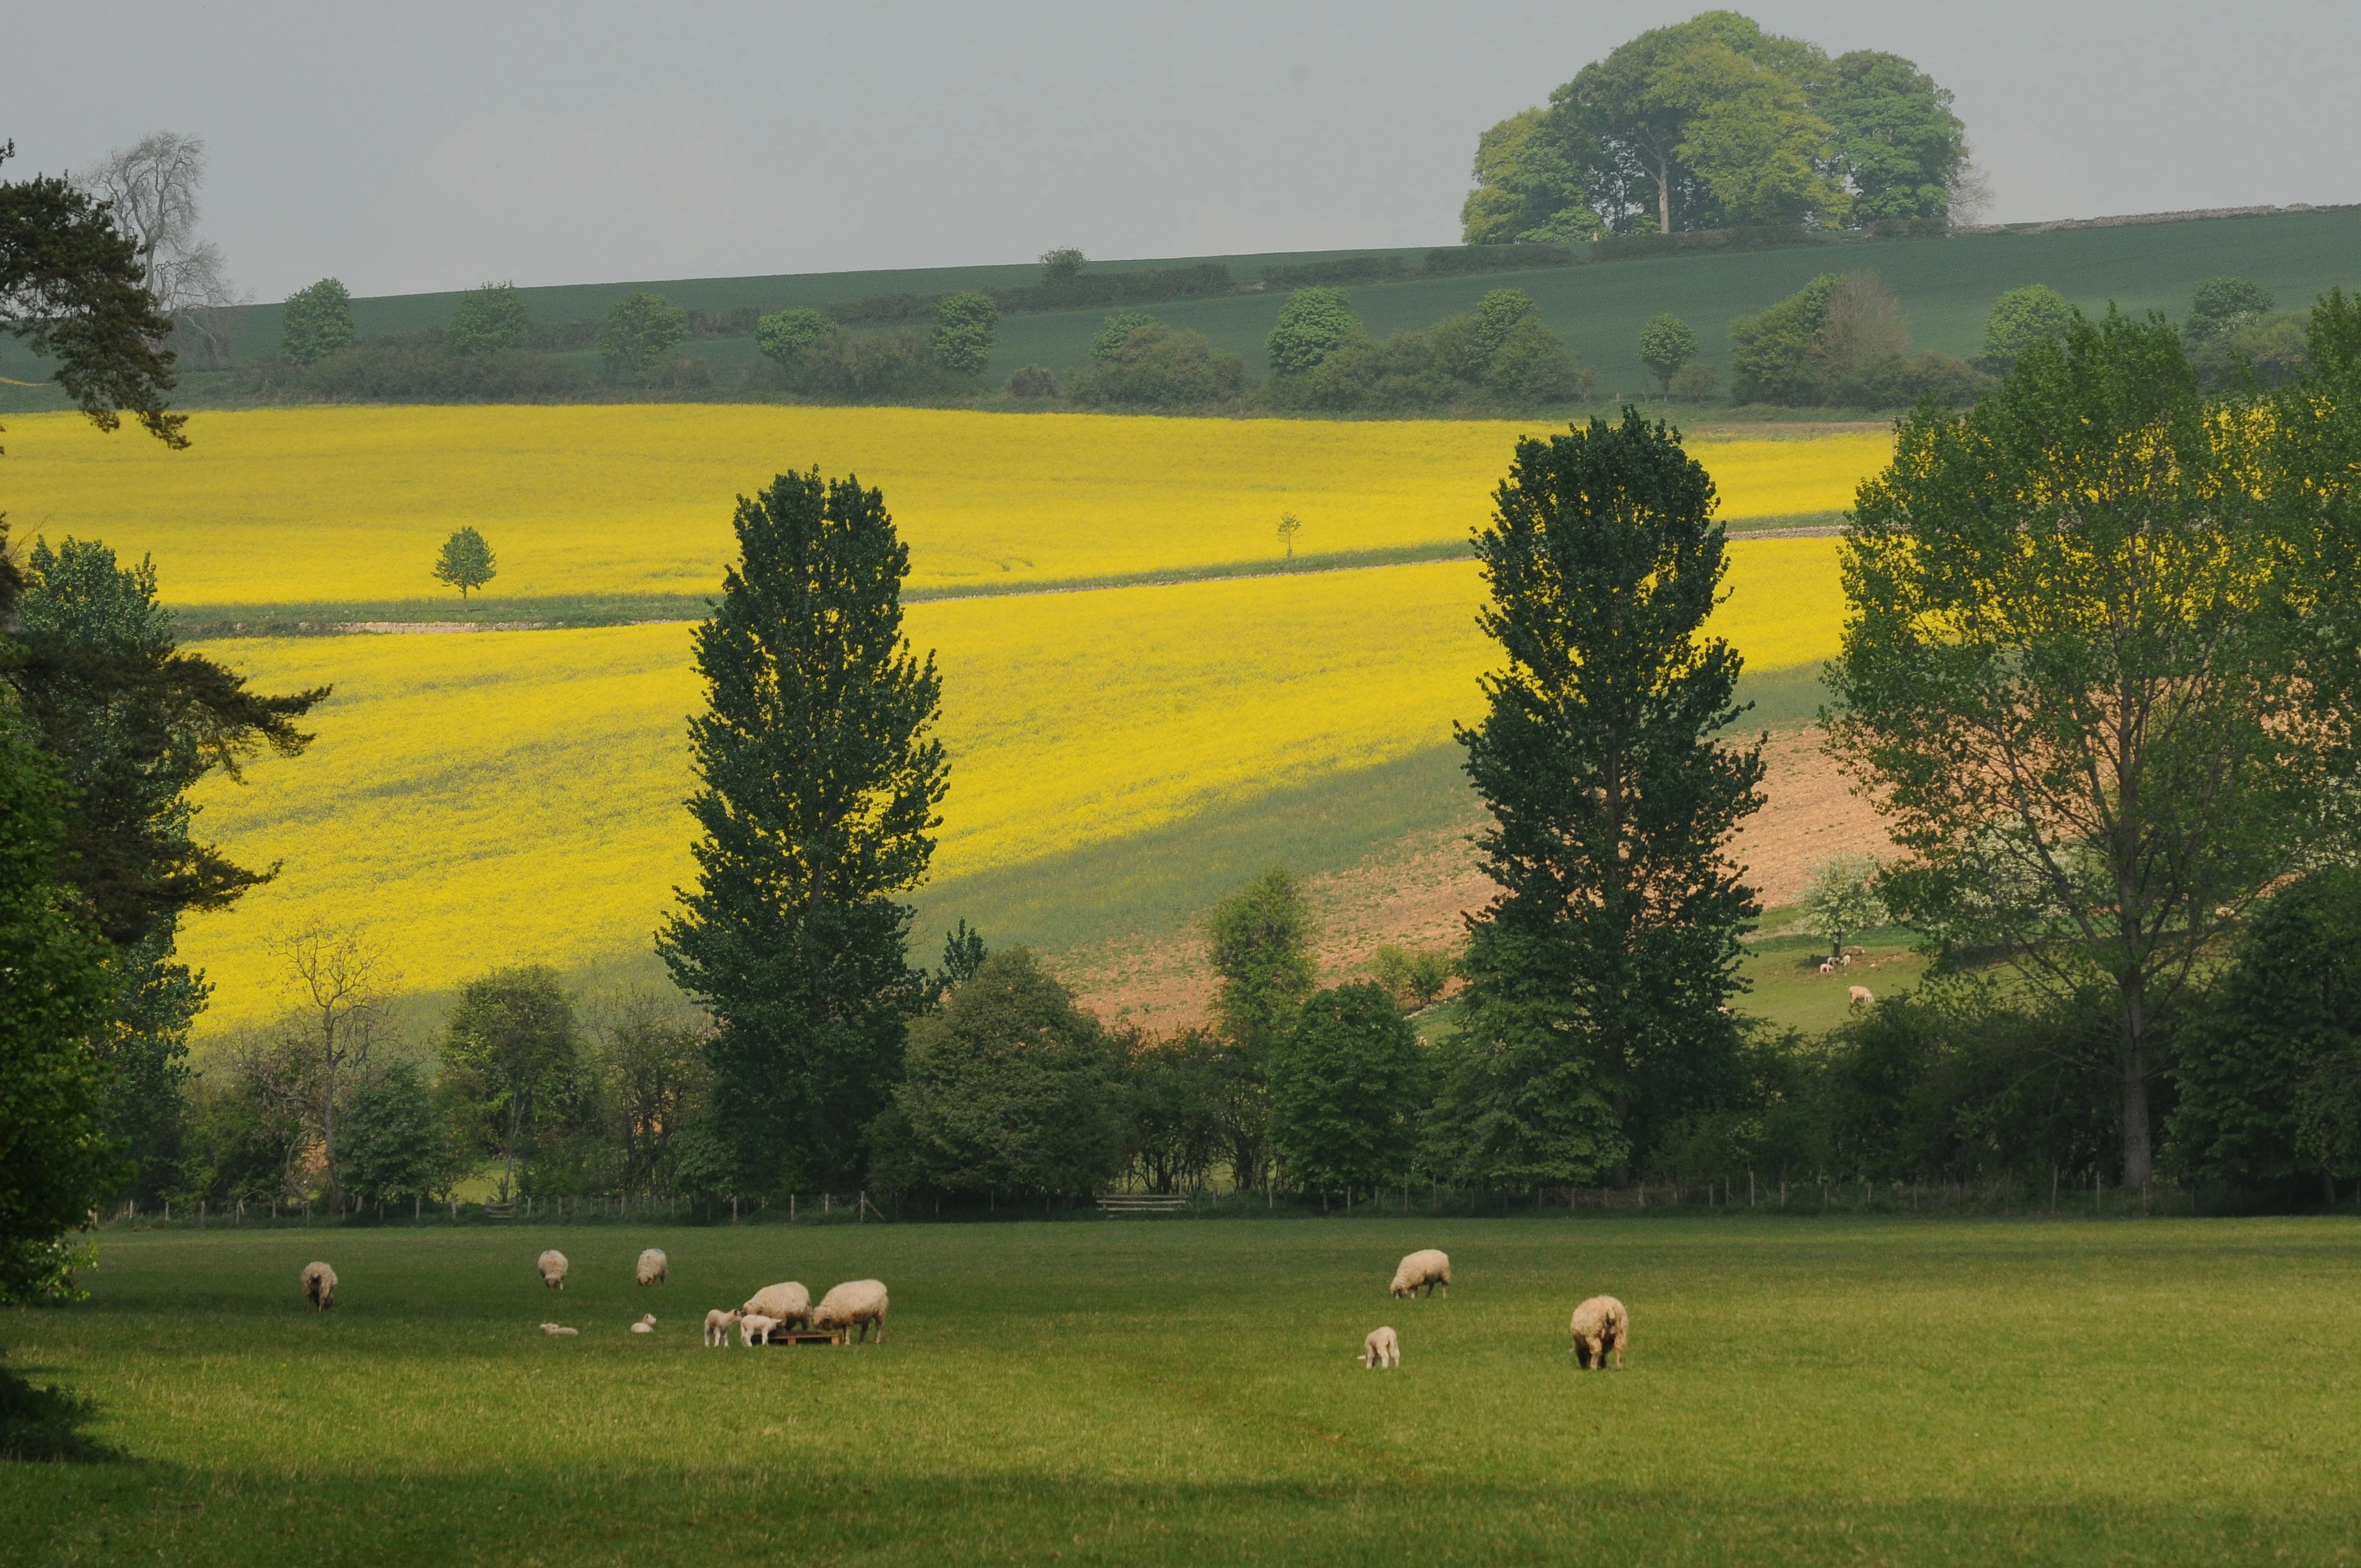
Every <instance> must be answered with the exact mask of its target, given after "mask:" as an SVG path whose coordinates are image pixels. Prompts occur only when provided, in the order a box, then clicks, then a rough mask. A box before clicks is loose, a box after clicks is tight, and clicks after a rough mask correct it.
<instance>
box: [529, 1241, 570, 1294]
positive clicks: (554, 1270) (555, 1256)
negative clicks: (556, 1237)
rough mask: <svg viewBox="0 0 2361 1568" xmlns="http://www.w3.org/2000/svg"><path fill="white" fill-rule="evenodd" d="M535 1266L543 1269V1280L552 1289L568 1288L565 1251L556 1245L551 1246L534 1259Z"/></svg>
mask: <svg viewBox="0 0 2361 1568" xmlns="http://www.w3.org/2000/svg"><path fill="white" fill-rule="evenodd" d="M533 1266H534V1267H536V1268H538V1269H540V1270H541V1282H542V1283H543V1284H544V1285H546V1286H548V1287H549V1288H551V1289H552V1290H563V1289H565V1288H566V1255H565V1254H564V1253H562V1252H560V1251H558V1250H557V1249H556V1248H555V1247H551V1248H550V1249H549V1250H548V1251H547V1252H545V1253H543V1254H542V1255H541V1256H540V1257H539V1258H537V1259H535V1260H534V1262H533Z"/></svg>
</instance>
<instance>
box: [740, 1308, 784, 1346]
mask: <svg viewBox="0 0 2361 1568" xmlns="http://www.w3.org/2000/svg"><path fill="white" fill-rule="evenodd" d="M778 1326H779V1324H778V1320H777V1319H775V1318H766V1317H764V1316H763V1315H762V1314H761V1313H760V1312H749V1313H747V1314H746V1315H745V1316H744V1317H742V1318H740V1319H739V1320H738V1343H740V1344H741V1345H752V1344H768V1343H770V1340H771V1331H772V1330H773V1329H775V1328H777V1327H778Z"/></svg>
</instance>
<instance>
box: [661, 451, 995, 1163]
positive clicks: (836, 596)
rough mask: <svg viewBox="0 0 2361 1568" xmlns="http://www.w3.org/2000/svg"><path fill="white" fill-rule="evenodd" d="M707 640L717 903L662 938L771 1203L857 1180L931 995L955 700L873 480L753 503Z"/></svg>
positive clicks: (696, 726) (816, 478)
mask: <svg viewBox="0 0 2361 1568" xmlns="http://www.w3.org/2000/svg"><path fill="white" fill-rule="evenodd" d="M736 524H737V530H738V543H739V550H740V559H739V563H738V565H735V566H733V567H731V568H730V571H729V572H728V573H727V574H726V575H725V576H724V577H723V579H722V597H721V600H720V603H719V604H718V605H717V606H716V607H715V609H714V615H713V619H712V620H708V621H707V622H706V623H705V624H704V625H703V626H701V627H699V628H698V629H697V637H696V648H697V669H698V671H699V673H700V674H703V676H704V678H705V684H706V691H707V702H708V707H707V711H706V712H705V713H704V714H703V715H702V716H701V717H699V718H696V719H693V720H692V721H691V722H690V726H689V735H690V740H691V744H692V747H693V750H694V751H695V755H696V760H697V773H698V776H699V777H700V778H701V779H702V780H703V781H704V784H703V787H702V788H701V789H699V790H698V791H697V795H695V796H694V797H693V798H692V799H691V800H690V801H689V803H688V805H689V810H690V812H691V814H692V815H694V816H695V817H696V818H697V824H698V826H699V827H701V828H703V829H704V835H703V837H702V838H701V839H700V840H699V841H698V842H697V846H696V851H695V852H696V855H697V870H698V879H697V887H696V888H695V889H694V890H693V891H691V890H684V891H682V893H681V894H680V899H681V909H680V912H679V913H678V914H677V915H675V916H673V917H672V919H671V920H670V921H669V922H667V924H666V926H665V927H664V931H663V932H662V933H661V934H660V935H659V937H658V948H659V950H660V951H661V952H662V954H663V955H664V960H665V962H666V963H668V964H669V965H670V966H671V968H672V971H673V975H674V977H675V979H676V980H677V981H679V982H680V984H681V986H682V987H683V988H684V989H685V990H686V991H687V992H690V993H691V994H692V995H695V996H697V997H698V998H699V999H700V1000H702V1001H703V1002H704V1003H705V1004H706V1006H707V1007H708V1009H709V1010H710V1011H711V1012H712V1014H713V1015H714V1019H715V1022H716V1025H717V1027H716V1033H715V1036H714V1038H713V1041H712V1044H711V1046H710V1047H709V1050H710V1054H711V1059H712V1065H713V1068H714V1072H715V1079H714V1090H713V1111H714V1114H715V1117H716V1121H717V1123H718V1124H719V1129H720V1131H721V1133H722V1135H723V1136H724V1137H725V1138H726V1139H727V1140H728V1142H729V1143H730V1146H732V1148H733V1149H734V1150H735V1152H736V1154H737V1156H738V1158H739V1161H740V1168H741V1179H743V1180H745V1181H747V1182H748V1183H750V1185H751V1187H752V1189H753V1190H761V1189H763V1188H766V1187H769V1186H773V1185H775V1184H778V1183H782V1182H785V1183H790V1184H796V1185H803V1184H811V1183H842V1182H846V1181H850V1180H852V1179H858V1177H859V1175H860V1173H861V1171H862V1167H863V1163H864V1160H865V1157H866V1154H865V1150H864V1148H863V1145H862V1129H863V1128H864V1127H865V1126H866V1124H868V1123H869V1121H870V1120H871V1118H873V1116H875V1115H876V1114H877V1113H878V1112H879V1111H880V1110H881V1109H882V1108H883V1107H884V1103H885V1099H886V1095H887V1093H888V1091H890V1090H891V1088H892V1086H893V1083H894V1080H895V1078H896V1077H897V1076H898V1073H899V1068H900V1062H901V1054H902V1043H903V1028H904V1025H905V1021H906V1018H907V1017H908V1015H909V1014H910V1013H911V1012H913V1011H915V1010H916V1009H917V1006H918V1005H919V1003H920V1002H921V1000H922V991H923V982H924V977H923V976H922V975H921V974H920V973H919V972H918V971H917V970H913V969H912V968H911V966H910V964H909V961H908V959H907V954H906V943H907V939H908V936H909V927H910V920H911V914H912V912H911V911H910V909H909V908H908V907H907V906H906V905H901V904H899V903H896V902H895V894H900V893H903V892H906V891H907V890H908V889H910V888H912V887H914V886H916V885H917V883H918V881H919V879H920V878H921V877H922V876H924V875H925V873H926V870H927V862H928V859H929V858H930V857H931V856H932V855H933V853H934V848H935V841H934V839H933V838H932V837H931V836H930V835H931V831H932V829H933V828H935V827H936V826H937V824H938V822H939V818H938V817H936V815H935V807H936V806H938V805H939V803H940V802H941V800H942V798H943V795H944V791H945V789H946V787H947V784H948V775H949V765H948V764H947V763H946V762H945V761H944V758H943V748H942V743H941V742H940V741H939V740H935V739H934V738H933V734H932V732H933V729H934V727H935V722H936V719H937V718H938V716H939V712H940V708H941V695H942V683H941V681H940V679H939V677H938V676H937V675H936V674H935V662H934V655H933V654H931V653H929V654H928V655H927V656H926V657H925V658H923V659H920V658H918V657H917V656H916V655H915V654H913V652H911V649H910V644H909V641H908V639H907V638H906V637H905V636H904V635H903V632H902V600H901V590H902V579H903V578H904V577H905V576H907V575H908V573H909V569H910V558H909V550H908V548H907V547H906V545H904V544H903V543H902V542H901V540H900V538H899V537H898V536H897V535H896V534H895V530H894V521H893V519H892V518H891V517H890V516H889V515H888V514H887V513H886V510H885V498H884V495H883V494H882V493H881V492H879V491H876V490H867V489H863V488H862V487H861V484H860V481H859V480H858V479H857V478H854V477H846V478H843V479H823V478H821V477H820V475H819V470H818V469H817V468H814V469H813V470H812V471H811V472H810V473H808V474H782V475H780V476H779V477H777V478H776V479H774V480H773V481H772V483H771V486H770V488H768V489H766V490H764V491H763V493H762V494H760V495H758V496H756V497H754V498H752V499H746V498H743V497H741V498H740V499H739V502H738V515H737V520H736Z"/></svg>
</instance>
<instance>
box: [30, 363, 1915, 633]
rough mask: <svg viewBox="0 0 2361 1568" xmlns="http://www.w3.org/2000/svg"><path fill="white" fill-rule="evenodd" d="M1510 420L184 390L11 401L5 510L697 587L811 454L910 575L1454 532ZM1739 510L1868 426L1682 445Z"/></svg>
mask: <svg viewBox="0 0 2361 1568" xmlns="http://www.w3.org/2000/svg"><path fill="white" fill-rule="evenodd" d="M1527 429H1528V427H1526V426H1522V425H1519V424H1514V423H1507V422H1465V421H1433V420H1430V421H1405V422H1329V421H1296V420H1247V421H1235V420H1174V419H1137V418H1120V417H1115V416H1103V415H1090V414H994V413H978V412H969V411H944V410H924V409H824V408H780V407H763V406H752V405H744V404H730V405H721V406H684V405H678V404H665V405H640V406H631V407H558V408H517V407H494V408H408V407H403V408H324V409H298V410H263V411H240V412H200V413H198V414H196V415H195V416H194V417H193V418H192V420H191V421H190V424H189V433H190V434H191V436H192V439H193V441H194V445H193V446H192V447H191V449H190V450H188V451H186V452H181V453H172V452H167V451H165V450H164V449H163V448H162V447H161V446H160V445H159V444H157V443H156V442H154V441H151V440H148V439H146V438H144V437H141V436H139V435H137V434H136V433H127V432H126V433H118V434H115V435H112V436H109V435H104V434H101V433H97V432H95V431H93V430H92V429H91V428H89V426H88V425H87V423H86V422H83V421H82V419H80V418H79V417H78V416H73V415H68V414H47V415H33V416H26V417H21V418H16V419H12V420H11V421H10V422H9V429H8V432H7V434H6V436H5V444H6V448H7V455H6V456H5V457H0V509H5V510H6V511H7V512H8V513H9V516H10V519H11V521H12V523H13V525H14V527H15V530H16V534H17V536H18V537H19V538H20V539H29V538H30V537H32V536H34V535H36V534H46V535H47V536H49V537H50V538H52V539H56V538H60V537H62V536H64V535H66V534H74V535H77V536H80V537H82V538H98V539H104V541H106V542H107V543H110V544H112V545H114V546H115V549H116V551H117V553H118V554H123V555H125V556H126V557H129V558H137V556H138V555H139V554H142V553H143V552H144V553H148V554H153V555H154V557H155V560H156V564H157V567H158V571H159V577H160V583H161V590H162V593H163V595H164V597H165V598H166V599H167V600H168V601H169V602H171V603H174V604H181V605H191V606H199V605H214V604H253V603H300V602H313V601H320V600H353V599H390V598H427V597H433V596H436V595H447V594H448V592H449V590H447V589H445V588H442V587H439V586H438V585H437V584H436V583H435V582H434V580H433V578H432V577H431V576H429V567H430V565H431V564H432V562H433V560H434V554H435V552H436V550H437V549H438V548H439V547H440V545H441V543H442V542H443V540H444V539H445V537H446V536H447V535H448V534H449V533H450V532H452V531H453V530H454V529H456V528H458V527H461V526H462V525H472V526H474V527H476V528H478V529H480V530H481V531H482V532H484V533H485V534H486V535H487V536H488V537H489V539H490V541H491V543H492V546H493V548H494V550H495V551H496V552H497V553H498V554H499V557H500V576H499V578H498V580H497V581H496V582H495V583H494V584H493V585H492V590H491V591H492V593H493V594H494V596H495V597H503V598H530V597H535V596H545V595H558V594H631V593H689V594H704V593H709V592H711V591H712V590H713V589H714V587H715V586H716V585H717V584H718V582H719V577H720V574H721V569H722V566H723V565H724V564H725V563H726V562H727V561H728V560H729V559H730V555H731V554H732V551H731V541H730V510H731V501H732V499H733V498H734V497H735V496H737V495H739V494H741V493H742V492H746V491H750V490H752V489H754V488H759V487H760V486H761V485H763V484H764V483H765V482H767V481H768V480H769V478H770V477H771V476H772V475H774V474H775V473H777V472H778V471H779V470H781V469H783V468H807V467H809V466H812V465H814V464H818V466H819V467H820V468H821V469H822V470H823V471H825V472H827V473H829V474H844V473H848V472H849V473H855V474H858V475H859V476H860V477H861V478H862V481H863V482H864V483H866V484H870V485H873V486H877V487H880V488H883V489H884V492H885V498H886V501H887V504H888V505H889V506H890V507H891V508H892V510H893V512H894V514H895V520H896V521H897V522H898V523H899V525H900V527H901V530H902V533H903V537H904V538H905V539H906V540H908V541H909V543H910V546H911V561H912V574H911V579H910V584H911V586H912V587H918V588H944V587H961V586H976V585H989V584H1010V583H1019V582H1041V581H1053V580H1060V579H1072V578H1080V577H1093V576H1115V575H1122V574H1129V573H1138V572H1146V571H1162V570H1177V569H1185V568H1191V567H1203V566H1209V565H1224V564H1228V563H1233V562H1248V561H1264V560H1268V559H1270V558H1271V557H1273V556H1275V555H1277V554H1279V543H1278V539H1277V536H1276V532H1275V529H1276V526H1277V523H1278V521H1279V514H1280V513H1281V512H1283V511H1287V512H1293V513H1294V514H1295V515H1296V516H1297V517H1299V518H1300V519H1301V521H1302V523H1303V528H1302V532H1301V534H1300V535H1299V536H1298V537H1297V539H1296V543H1295V547H1296V549H1297V550H1298V551H1300V552H1302V553H1306V554H1326V553H1331V552H1336V551H1348V550H1370V549H1384V548H1395V547H1401V546H1411V545H1422V544H1433V543H1447V542H1455V541H1459V540H1464V539H1465V538H1466V535H1467V532H1468V530H1469V528H1470V526H1471V525H1473V524H1476V523H1478V522H1480V521H1482V520H1483V519H1484V518H1485V517H1486V516H1487V515H1488V510H1489V496H1490V492H1491V489H1492V487H1493V486H1494V485H1495V484H1497V483H1498V482H1499V478H1500V476H1501V474H1502V473H1503V471H1504V470H1505V469H1506V467H1507V465H1508V460H1509V455H1510V449H1511V447H1512V446H1513V444H1514V442H1515V440H1516V438H1517V437H1518V436H1519V435H1520V434H1522V433H1526V432H1527ZM1696 450H1697V455H1698V456H1699V457H1700V458H1701V459H1702V460H1703V461H1704V463H1705V464H1706V466H1707V467H1708V469H1709V470H1711V472H1712V473H1713V475H1714V478H1715V481H1716V484H1717V485H1718V487H1719V489H1720V492H1721V495H1722V499H1723V513H1724V515H1725V516H1727V517H1730V518H1731V519H1748V518H1762V517H1774V516H1790V515H1795V514H1801V513H1811V512H1824V511H1829V510H1837V509H1839V508H1842V507H1845V506H1847V505H1849V504H1850V501H1851V498H1852V491H1853V487H1854V485H1855V484H1856V483H1857V482H1858V481H1859V480H1860V479H1861V477H1862V476H1863V475H1865V474H1867V473H1869V472H1871V471H1872V470H1873V469H1874V468H1876V467H1878V466H1880V465H1882V464H1883V462H1884V461H1885V460H1886V458H1887V455H1888V454H1889V452H1890V450H1891V442H1890V440H1889V438H1888V437H1887V436H1886V435H1884V434H1883V433H1879V434H1852V435H1838V436H1832V437H1826V438H1821V439H1817V440H1796V441H1777V440H1773V441H1741V442H1730V443H1722V444H1700V445H1699V446H1697V448H1696Z"/></svg>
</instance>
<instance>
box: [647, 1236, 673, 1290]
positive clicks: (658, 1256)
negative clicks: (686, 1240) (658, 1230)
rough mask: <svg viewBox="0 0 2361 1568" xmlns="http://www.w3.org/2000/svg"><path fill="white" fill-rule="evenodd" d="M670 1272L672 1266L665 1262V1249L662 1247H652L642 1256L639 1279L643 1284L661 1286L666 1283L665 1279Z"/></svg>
mask: <svg viewBox="0 0 2361 1568" xmlns="http://www.w3.org/2000/svg"><path fill="white" fill-rule="evenodd" d="M670 1272H671V1266H670V1265H669V1264H667V1263H666V1262H665V1260H664V1249H663V1248H662V1247H653V1246H652V1247H650V1248H648V1250H647V1251H645V1252H643V1253H642V1254H640V1267H639V1277H640V1283H641V1284H642V1285H661V1284H663V1283H664V1277H665V1276H666V1275H667V1274H669V1273H670Z"/></svg>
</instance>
